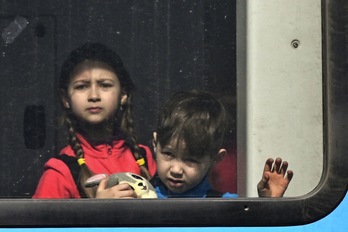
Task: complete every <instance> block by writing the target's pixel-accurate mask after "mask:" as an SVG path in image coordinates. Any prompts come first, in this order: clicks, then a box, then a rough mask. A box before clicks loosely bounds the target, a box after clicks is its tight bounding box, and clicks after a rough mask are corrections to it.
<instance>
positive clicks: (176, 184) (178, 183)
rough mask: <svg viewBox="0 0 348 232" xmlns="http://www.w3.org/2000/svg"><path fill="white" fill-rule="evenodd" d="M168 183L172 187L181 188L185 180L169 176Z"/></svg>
mask: <svg viewBox="0 0 348 232" xmlns="http://www.w3.org/2000/svg"><path fill="white" fill-rule="evenodd" d="M168 183H169V185H170V186H171V187H175V188H180V187H182V186H183V185H184V184H185V182H184V181H183V180H177V179H172V178H168Z"/></svg>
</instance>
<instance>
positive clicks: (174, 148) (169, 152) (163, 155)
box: [154, 133, 214, 193]
mask: <svg viewBox="0 0 348 232" xmlns="http://www.w3.org/2000/svg"><path fill="white" fill-rule="evenodd" d="M154 141H156V133H154ZM154 143H155V144H154V146H155V154H156V162H157V173H158V176H159V178H160V179H161V181H162V182H163V183H164V184H165V185H166V186H167V187H168V189H169V190H170V191H172V192H174V193H183V192H186V191H188V190H190V189H192V188H194V187H195V186H196V185H198V184H199V183H200V182H201V181H202V179H203V178H204V177H205V175H206V174H207V173H208V171H209V168H210V167H211V165H212V164H213V162H214V160H213V159H212V157H211V156H210V155H204V154H202V157H201V158H193V157H190V154H189V153H188V149H187V148H186V143H185V141H183V140H182V141H179V142H177V141H176V140H174V141H171V143H170V144H168V145H166V146H164V147H161V145H160V144H159V143H158V142H157V143H156V142H154Z"/></svg>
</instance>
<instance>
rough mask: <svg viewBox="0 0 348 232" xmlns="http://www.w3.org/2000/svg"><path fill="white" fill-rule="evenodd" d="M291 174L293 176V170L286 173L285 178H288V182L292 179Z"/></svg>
mask: <svg viewBox="0 0 348 232" xmlns="http://www.w3.org/2000/svg"><path fill="white" fill-rule="evenodd" d="M293 176H294V172H293V171H292V170H288V172H287V175H286V179H287V180H288V182H289V183H290V181H291V180H292V177H293Z"/></svg>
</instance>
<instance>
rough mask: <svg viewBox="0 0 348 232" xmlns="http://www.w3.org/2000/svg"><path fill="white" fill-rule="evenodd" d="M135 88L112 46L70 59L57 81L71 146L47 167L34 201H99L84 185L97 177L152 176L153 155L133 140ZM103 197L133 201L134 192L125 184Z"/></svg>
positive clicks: (86, 49)
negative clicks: (89, 198) (125, 173)
mask: <svg viewBox="0 0 348 232" xmlns="http://www.w3.org/2000/svg"><path fill="white" fill-rule="evenodd" d="M133 88H134V85H133V82H132V81H131V79H130V78H129V75H128V72H127V71H126V69H125V67H124V66H123V63H122V61H121V59H120V57H119V56H118V55H117V54H116V53H115V52H114V51H112V50H110V49H109V48H108V47H106V46H104V45H102V44H98V43H92V44H90V43H88V44H85V45H83V46H81V47H79V48H77V49H76V50H74V51H73V52H72V53H71V54H70V56H69V57H68V59H67V60H66V61H65V63H64V64H63V66H62V71H61V76H60V81H59V91H60V96H61V103H62V107H63V109H64V110H63V115H62V119H63V120H62V121H63V122H64V123H65V125H66V126H67V128H68V136H69V145H68V146H67V147H65V148H63V149H62V150H61V152H60V155H59V156H57V157H55V158H51V159H50V160H49V161H48V162H47V163H46V164H45V166H44V173H43V175H42V177H41V179H40V182H39V184H38V186H37V189H36V192H35V194H34V196H33V197H34V198H80V197H95V195H96V189H90V188H89V189H86V188H84V187H83V184H84V182H85V180H86V179H87V178H88V177H90V176H92V175H93V174H97V173H106V174H112V173H117V172H126V171H127V172H133V173H136V174H139V175H142V176H144V177H145V178H147V179H150V178H151V176H153V175H154V173H155V170H156V164H155V162H154V160H153V158H152V154H151V151H150V149H149V148H148V147H146V146H143V145H138V143H137V141H136V137H135V132H134V128H133V117H132V97H133V96H132V92H133ZM103 196H108V197H110V196H113V197H134V191H133V190H132V189H130V187H129V186H128V185H127V184H123V185H117V186H115V187H113V188H110V189H104V190H99V191H98V197H103Z"/></svg>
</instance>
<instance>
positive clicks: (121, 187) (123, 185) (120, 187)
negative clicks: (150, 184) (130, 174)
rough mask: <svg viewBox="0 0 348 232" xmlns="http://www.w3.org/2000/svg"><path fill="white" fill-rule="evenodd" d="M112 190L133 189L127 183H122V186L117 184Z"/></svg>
mask: <svg viewBox="0 0 348 232" xmlns="http://www.w3.org/2000/svg"><path fill="white" fill-rule="evenodd" d="M113 188H117V190H119V191H120V190H121V191H122V190H133V188H132V187H131V186H130V185H129V184H127V183H122V184H118V185H115V186H113Z"/></svg>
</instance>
